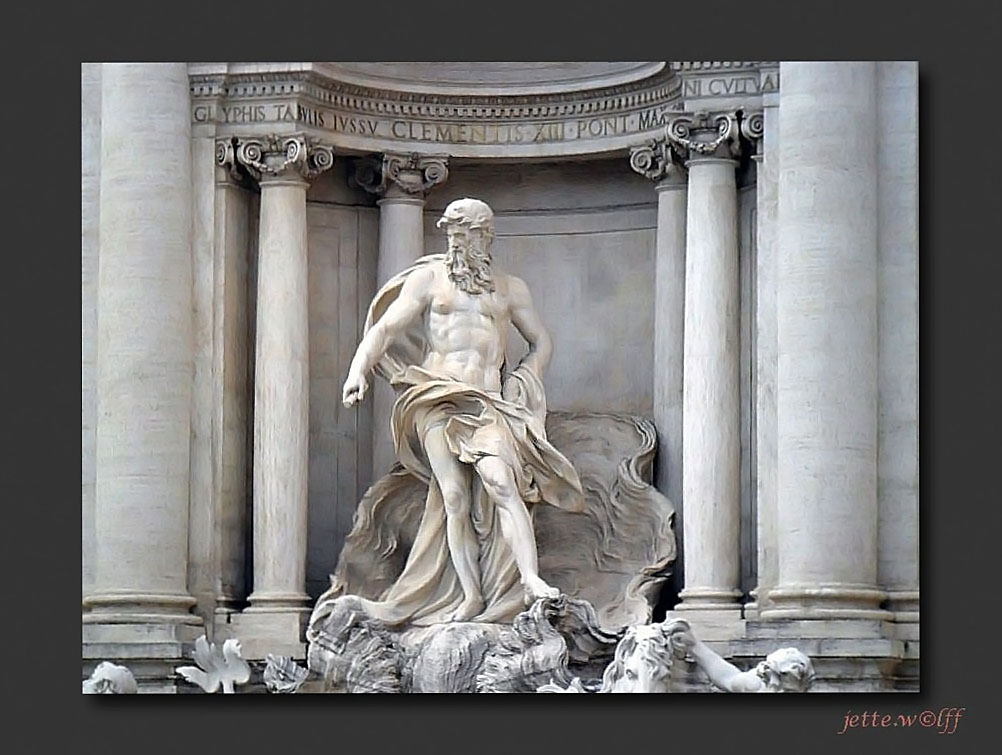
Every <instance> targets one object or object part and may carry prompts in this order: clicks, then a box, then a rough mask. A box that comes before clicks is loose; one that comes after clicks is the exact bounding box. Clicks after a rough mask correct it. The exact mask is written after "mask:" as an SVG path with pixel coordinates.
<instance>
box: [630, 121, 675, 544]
mask: <svg viewBox="0 0 1002 755" xmlns="http://www.w3.org/2000/svg"><path fill="white" fill-rule="evenodd" d="M630 167H632V168H633V170H635V171H636V172H637V173H639V174H640V175H642V176H644V177H646V178H648V179H650V180H652V181H654V182H655V189H656V191H657V194H658V227H657V240H656V259H655V283H654V425H655V428H656V429H657V433H658V453H657V469H656V470H655V483H656V485H657V487H658V489H659V490H660V491H661V492H662V493H664V494H665V495H666V496H667V497H668V499H669V500H670V501H671V502H672V503H673V504H674V505H675V510H676V517H678V519H676V522H680V521H682V517H681V515H680V512H681V511H682V509H683V503H682V373H683V370H682V365H683V359H684V354H683V348H682V343H683V335H684V322H685V307H684V302H685V243H686V233H685V224H686V203H687V198H688V194H687V185H686V169H685V166H684V165H683V164H682V160H681V158H680V156H679V154H678V153H677V152H675V151H674V150H673V149H672V146H671V145H670V144H669V143H668V142H667V140H664V139H661V140H655V141H652V142H651V143H650V144H646V145H643V146H638V147H634V148H633V149H631V151H630ZM676 526H677V524H676Z"/></svg>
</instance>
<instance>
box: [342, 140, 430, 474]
mask: <svg viewBox="0 0 1002 755" xmlns="http://www.w3.org/2000/svg"><path fill="white" fill-rule="evenodd" d="M448 175H449V170H448V162H447V160H446V158H444V157H421V156H419V155H416V154H412V155H398V154H392V153H386V154H384V155H382V156H381V157H372V158H366V159H363V160H359V161H358V162H357V163H356V168H355V174H354V180H355V182H356V183H357V184H358V185H359V186H361V187H362V188H364V189H365V190H366V191H369V192H371V193H373V194H377V195H378V196H379V197H380V199H379V200H378V201H377V202H376V204H377V205H378V206H379V259H378V260H377V262H376V285H377V286H382V285H383V284H384V283H386V281H388V280H389V279H390V278H392V277H393V276H394V275H396V274H397V273H399V272H400V271H401V270H403V269H405V268H406V267H408V266H409V265H411V264H413V262H414V261H415V260H417V259H418V258H419V257H422V256H424V204H425V196H426V195H427V193H428V191H430V190H431V189H432V188H433V187H435V186H437V185H439V184H441V183H443V182H444V181H445V180H446V178H447V177H448ZM371 388H372V415H373V435H374V437H373V443H372V453H373V467H372V471H373V479H376V480H378V479H379V478H380V477H382V476H383V475H385V474H386V473H387V472H389V471H390V468H391V467H392V466H393V463H394V462H395V461H396V454H395V453H394V451H393V441H392V436H391V434H390V413H391V410H392V408H393V402H394V399H395V394H394V392H393V389H392V388H391V387H390V386H389V385H387V384H386V382H385V381H384V380H381V379H377V380H374V381H372V385H371Z"/></svg>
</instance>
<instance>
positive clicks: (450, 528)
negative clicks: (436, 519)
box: [424, 424, 484, 621]
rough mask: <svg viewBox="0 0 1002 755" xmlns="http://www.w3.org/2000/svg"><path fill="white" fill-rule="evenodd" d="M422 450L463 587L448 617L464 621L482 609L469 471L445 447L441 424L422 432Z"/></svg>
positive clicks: (453, 562)
mask: <svg viewBox="0 0 1002 755" xmlns="http://www.w3.org/2000/svg"><path fill="white" fill-rule="evenodd" d="M424 450H425V454H426V455H427V457H428V463H429V465H430V466H431V471H432V474H433V475H435V480H436V481H437V482H438V487H439V489H440V490H441V491H442V503H443V505H444V506H445V522H446V524H445V527H446V530H445V534H446V541H447V542H448V544H449V555H450V556H451V557H452V564H453V566H454V567H455V569H456V576H457V577H458V578H459V584H460V586H461V587H462V588H463V602H462V603H461V604H460V606H459V607H458V608H457V609H456V610H455V611H454V612H453V614H452V615H451V616H450V617H449V620H450V621H468V620H469V619H472V618H473V617H474V616H476V615H477V614H479V613H481V612H483V610H484V598H483V594H482V592H481V590H480V568H479V565H478V563H479V556H480V553H479V546H478V545H477V537H476V534H475V533H474V531H473V520H472V519H471V518H470V470H469V468H468V467H467V466H466V465H465V464H463V463H462V462H460V461H459V459H457V458H456V457H455V456H453V454H452V451H450V450H449V444H448V443H447V441H446V439H445V430H444V426H443V425H441V424H439V425H433V426H431V427H430V428H429V429H428V431H427V432H426V434H425V437H424Z"/></svg>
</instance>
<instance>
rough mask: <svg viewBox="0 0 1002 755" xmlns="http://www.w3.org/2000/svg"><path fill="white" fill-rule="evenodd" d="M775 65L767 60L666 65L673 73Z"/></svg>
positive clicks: (677, 62) (690, 62)
mask: <svg viewBox="0 0 1002 755" xmlns="http://www.w3.org/2000/svg"><path fill="white" fill-rule="evenodd" d="M768 65H776V64H775V63H773V62H772V61H768V60H677V61H673V62H671V63H669V64H668V66H669V68H671V69H672V70H673V71H701V72H702V71H733V70H745V69H757V68H761V67H762V66H768Z"/></svg>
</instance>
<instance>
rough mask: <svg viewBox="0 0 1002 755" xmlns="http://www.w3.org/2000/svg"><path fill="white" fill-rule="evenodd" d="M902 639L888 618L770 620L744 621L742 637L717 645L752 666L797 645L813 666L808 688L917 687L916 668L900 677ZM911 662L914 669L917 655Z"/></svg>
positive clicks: (903, 650) (740, 662) (881, 689)
mask: <svg viewBox="0 0 1002 755" xmlns="http://www.w3.org/2000/svg"><path fill="white" fill-rule="evenodd" d="M905 644H906V643H903V642H901V641H900V640H899V639H897V638H896V637H895V629H894V625H893V624H892V623H890V622H887V621H880V620H875V619H830V620H829V619H808V620H794V619H772V620H763V621H748V622H747V623H746V627H745V636H744V637H742V638H740V639H737V640H732V641H731V642H729V643H727V645H726V650H723V649H719V648H718V649H717V650H718V652H726V653H727V656H728V657H729V659H730V660H731V661H732V662H733V663H735V664H736V665H738V666H739V667H741V668H752V667H753V666H754V665H755V664H756V663H758V662H759V661H761V660H762V659H763V658H765V656H767V655H768V654H769V653H772V652H773V651H775V650H779V649H780V648H784V647H795V648H797V649H798V650H800V651H801V652H803V653H806V654H807V655H808V656H809V657H810V659H811V663H812V664H813V666H814V671H815V682H814V685H813V687H812V688H811V691H812V692H894V691H917V690H918V677H917V673H916V674H914V675H910V674H907V673H906V675H908V676H910V678H908V679H906V678H904V677H903V676H902V671H903V669H904V665H905V664H907V662H908V660H909V659H908V653H907V652H906V648H905ZM913 665H915V666H916V672H917V658H916V659H915V662H914V664H913Z"/></svg>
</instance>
